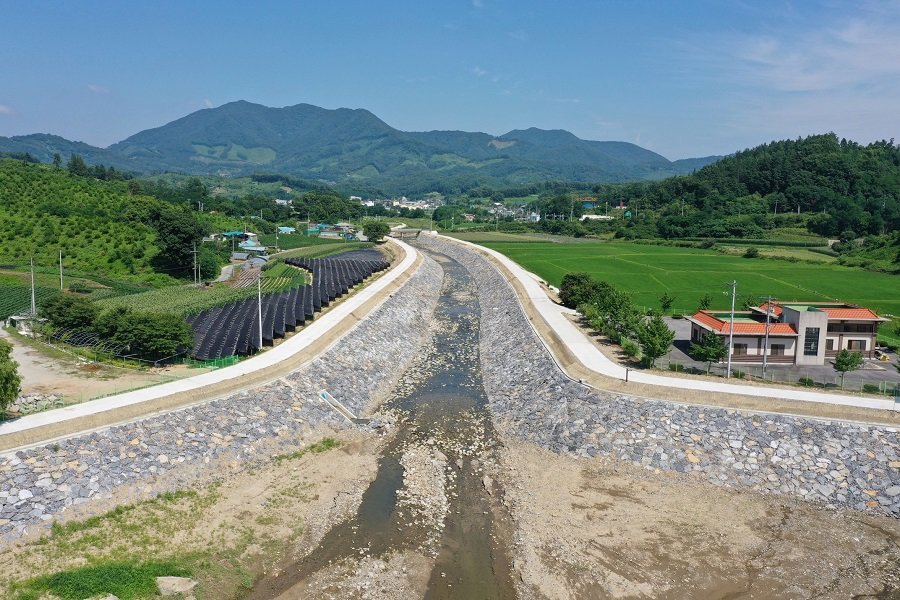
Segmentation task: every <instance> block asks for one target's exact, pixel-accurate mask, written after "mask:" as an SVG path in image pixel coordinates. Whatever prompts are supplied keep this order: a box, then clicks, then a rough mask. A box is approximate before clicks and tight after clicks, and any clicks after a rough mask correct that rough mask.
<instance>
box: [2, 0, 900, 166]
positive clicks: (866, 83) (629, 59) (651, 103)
mask: <svg viewBox="0 0 900 600" xmlns="http://www.w3.org/2000/svg"><path fill="white" fill-rule="evenodd" d="M0 14H2V15H3V17H2V19H0V135H4V136H9V135H20V134H27V133H36V132H47V133H55V134H58V135H62V136H64V137H67V138H70V139H76V140H81V141H85V142H88V143H91V144H95V145H100V146H106V145H109V144H111V143H113V142H116V141H119V140H121V139H124V138H125V137H127V136H129V135H131V134H134V133H136V132H138V131H140V130H142V129H146V128H150V127H157V126H160V125H163V124H164V123H167V122H169V121H172V120H174V119H177V118H179V117H181V116H184V115H185V114H188V113H190V112H193V111H195V110H199V109H202V108H205V107H211V106H219V105H221V104H224V103H226V102H230V101H233V100H239V99H243V100H249V101H251V102H258V103H260V104H265V105H268V106H287V105H292V104H298V103H301V102H306V103H310V104H315V105H318V106H324V107H326V108H338V107H350V108H366V109H369V110H371V111H372V112H373V113H375V114H376V115H377V116H379V117H380V118H382V119H383V120H384V121H386V122H387V123H388V124H390V125H392V126H394V127H396V128H398V129H403V130H408V131H421V130H431V129H461V130H467V131H484V132H487V133H491V134H497V135H499V134H502V133H505V132H507V131H509V130H511V129H518V128H527V127H540V128H544V129H567V130H569V131H572V132H573V133H575V134H576V135H578V136H579V137H582V138H585V139H595V140H623V141H628V142H634V143H636V144H639V145H641V146H644V147H646V148H650V149H652V150H655V151H657V152H659V153H661V154H663V155H664V156H666V157H668V158H672V159H676V158H686V157H692V156H703V155H709V154H724V153H729V152H732V151H734V150H739V149H742V148H747V147H751V146H754V145H757V144H759V143H763V142H766V141H770V140H773V139H783V138H791V137H797V136H800V135H808V134H813V133H822V132H826V131H835V132H836V133H838V134H839V135H841V136H845V137H847V138H850V139H854V140H856V141H860V142H869V141H872V140H875V139H888V138H891V137H896V138H898V139H900V42H898V39H900V33H898V32H900V1H898V0H893V1H878V2H875V1H872V2H867V1H865V0H863V1H860V2H812V1H809V2H806V1H804V2H800V1H798V2H761V1H760V2H757V1H751V0H747V1H744V2H723V1H713V0H695V1H687V0H685V1H675V0H669V1H660V2H637V1H635V2H625V1H622V2H613V1H609V2H605V1H596V2H588V1H565V0H558V1H556V2H538V1H525V0H520V1H513V0H457V1H449V0H445V1H440V2H422V1H408V2H407V1H396V2H387V1H383V2H379V1H373V0H369V1H358V2H357V1H346V2H342V1H339V0H335V1H333V2H322V1H318V2H312V1H309V2H307V1H296V2H287V1H283V2H276V1H258V2H227V1H217V2H198V1H188V0H180V1H176V0H157V1H153V2H150V1H147V2H127V1H122V0H118V1H93V0H81V1H79V2H45V1H40V0H30V1H27V2H21V1H19V2H10V1H7V0H0Z"/></svg>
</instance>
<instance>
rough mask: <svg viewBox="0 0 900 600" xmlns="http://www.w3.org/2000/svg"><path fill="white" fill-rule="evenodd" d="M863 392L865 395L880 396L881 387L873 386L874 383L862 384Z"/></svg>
mask: <svg viewBox="0 0 900 600" xmlns="http://www.w3.org/2000/svg"><path fill="white" fill-rule="evenodd" d="M863 391H864V392H866V393H867V394H880V393H881V386H880V385H876V384H874V383H864V384H863Z"/></svg>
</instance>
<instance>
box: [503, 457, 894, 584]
mask: <svg viewBox="0 0 900 600" xmlns="http://www.w3.org/2000/svg"><path fill="white" fill-rule="evenodd" d="M506 446H507V451H506V452H504V454H503V461H502V464H501V465H500V467H499V471H498V472H497V473H496V474H495V476H496V477H498V478H499V479H500V481H501V482H502V483H503V486H504V489H505V502H506V504H507V506H508V507H509V510H510V512H511V513H512V516H513V519H514V522H515V527H516V533H515V536H516V540H515V545H514V551H513V558H514V561H515V567H516V571H517V573H516V575H517V578H516V581H517V583H518V590H517V591H518V596H519V597H520V598H523V599H538V598H541V599H543V598H548V599H553V600H564V599H573V600H574V599H594V598H596V599H615V598H672V599H674V598H714V599H722V600H725V599H728V600H732V599H737V598H822V599H827V598H835V599H837V598H897V597H900V591H898V590H900V587H898V586H900V567H898V565H900V521H897V520H894V519H890V518H888V517H877V516H871V515H865V514H862V513H858V512H853V511H847V510H842V511H836V510H828V509H825V508H822V507H819V506H816V505H813V504H810V503H804V502H799V501H797V502H791V501H785V499H784V498H774V497H769V496H764V495H760V494H755V493H749V492H747V491H743V490H742V491H737V490H731V489H726V488H719V487H716V486H713V485H711V484H708V483H705V482H701V481H696V480H693V479H692V478H690V477H686V476H684V475H670V474H666V473H660V472H652V471H644V470H641V469H636V468H631V467H630V466H629V467H625V466H623V465H621V464H618V463H615V462H612V461H607V460H605V459H601V458H595V459H590V460H587V459H574V458H570V457H566V456H560V455H556V454H553V453H550V452H547V451H544V450H541V449H538V448H535V447H533V446H530V445H526V444H522V443H519V442H515V441H512V440H506Z"/></svg>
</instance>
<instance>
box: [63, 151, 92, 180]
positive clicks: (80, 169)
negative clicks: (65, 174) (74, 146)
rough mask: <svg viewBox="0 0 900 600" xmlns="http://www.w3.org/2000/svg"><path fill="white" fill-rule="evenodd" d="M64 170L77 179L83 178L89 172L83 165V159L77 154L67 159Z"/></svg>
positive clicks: (85, 165)
mask: <svg viewBox="0 0 900 600" xmlns="http://www.w3.org/2000/svg"><path fill="white" fill-rule="evenodd" d="M66 168H67V169H68V170H69V173H71V174H72V175H75V176H77V177H84V176H86V175H88V174H89V173H90V170H89V169H88V166H87V164H85V162H84V159H83V158H81V157H80V156H78V155H77V154H73V155H72V156H70V157H69V162H68V164H67V165H66Z"/></svg>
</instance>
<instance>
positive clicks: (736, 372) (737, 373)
mask: <svg viewBox="0 0 900 600" xmlns="http://www.w3.org/2000/svg"><path fill="white" fill-rule="evenodd" d="M746 375H747V374H746V373H744V372H743V371H741V370H739V369H734V370H732V371H731V376H732V377H737V378H738V379H743V378H744V376H746Z"/></svg>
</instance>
